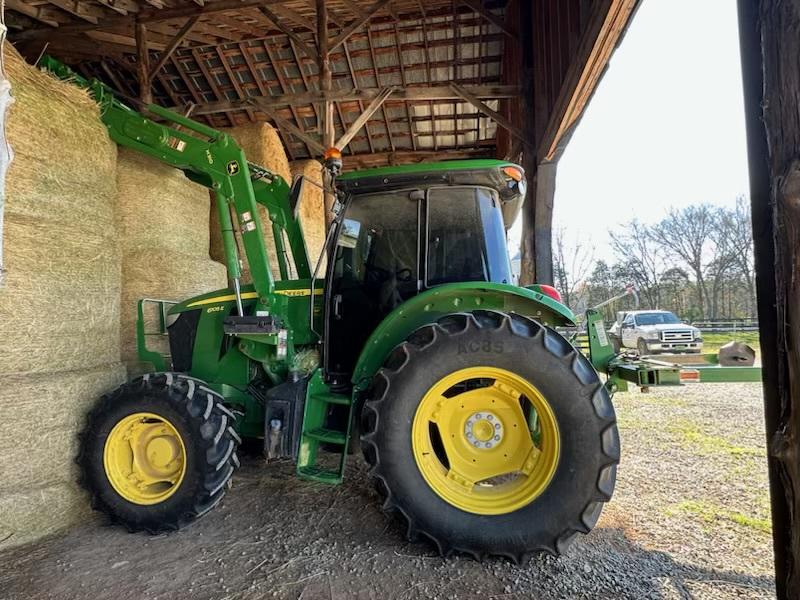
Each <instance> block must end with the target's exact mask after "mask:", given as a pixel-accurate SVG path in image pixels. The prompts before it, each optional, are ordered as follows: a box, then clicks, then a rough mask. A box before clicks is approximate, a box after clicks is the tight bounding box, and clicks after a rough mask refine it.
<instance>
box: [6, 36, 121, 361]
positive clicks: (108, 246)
mask: <svg viewBox="0 0 800 600" xmlns="http://www.w3.org/2000/svg"><path fill="white" fill-rule="evenodd" d="M5 63H6V69H7V71H8V76H9V79H10V80H11V82H12V86H13V87H12V93H13V95H14V97H15V99H16V101H15V103H14V104H13V105H12V107H11V111H10V115H9V119H8V122H7V128H6V133H7V137H8V141H9V143H10V145H11V147H12V148H13V151H14V154H15V159H14V162H13V163H12V164H11V167H10V169H9V172H8V178H7V180H6V190H5V192H6V195H5V227H4V230H5V231H4V239H3V244H4V260H5V265H4V267H5V268H6V270H7V273H6V280H5V285H4V286H3V287H2V288H0V356H2V357H3V359H2V360H1V361H0V375H5V374H8V373H18V372H26V373H44V372H48V371H62V370H72V369H77V368H83V367H86V366H91V365H96V364H101V363H106V362H109V361H114V360H116V359H117V358H118V356H119V355H118V352H117V350H116V347H117V346H118V340H119V326H118V321H119V301H118V297H119V286H120V283H119V277H120V275H119V251H118V247H117V241H116V230H115V226H114V225H115V224H114V199H115V192H116V187H115V184H114V170H115V163H116V146H115V145H114V144H113V142H111V140H110V139H109V137H108V133H107V131H106V128H105V126H104V125H103V124H102V123H101V122H100V118H99V110H98V107H97V105H96V104H95V103H94V101H92V100H91V99H90V98H89V96H88V95H87V94H86V93H85V92H83V91H82V90H80V89H79V88H77V87H75V86H73V85H69V84H66V83H63V82H60V81H58V80H56V79H54V78H52V77H50V76H49V75H46V74H44V73H42V72H40V71H38V70H36V69H34V68H33V67H31V66H30V65H28V64H26V63H25V61H24V60H23V59H22V58H21V57H20V56H19V54H17V53H16V51H14V50H13V48H11V47H10V46H8V45H6V48H5Z"/></svg>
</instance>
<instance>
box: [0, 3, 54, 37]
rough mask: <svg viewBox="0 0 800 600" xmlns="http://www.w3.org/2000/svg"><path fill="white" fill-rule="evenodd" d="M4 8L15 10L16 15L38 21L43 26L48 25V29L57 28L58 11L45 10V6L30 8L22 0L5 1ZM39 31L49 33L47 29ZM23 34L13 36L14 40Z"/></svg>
mask: <svg viewBox="0 0 800 600" xmlns="http://www.w3.org/2000/svg"><path fill="white" fill-rule="evenodd" d="M5 4H6V8H7V9H11V10H15V11H17V12H18V13H21V14H23V15H25V16H27V17H30V18H31V19H33V20H35V21H39V22H40V23H44V24H45V25H49V26H50V27H58V25H59V23H58V16H59V15H58V11H56V10H53V9H50V8H47V7H45V6H31V5H30V4H27V3H25V2H23V0H6V3H5ZM41 31H49V30H48V29H42V30H41ZM24 33H25V32H24V31H23V32H20V33H19V34H15V37H16V38H19V37H20V36H21V35H22V34H24Z"/></svg>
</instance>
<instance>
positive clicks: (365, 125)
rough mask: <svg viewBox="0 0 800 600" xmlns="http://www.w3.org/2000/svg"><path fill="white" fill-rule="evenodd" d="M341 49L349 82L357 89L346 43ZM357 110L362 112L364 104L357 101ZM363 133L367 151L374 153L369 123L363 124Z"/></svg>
mask: <svg viewBox="0 0 800 600" xmlns="http://www.w3.org/2000/svg"><path fill="white" fill-rule="evenodd" d="M342 48H343V49H344V56H345V58H346V59H347V70H348V71H349V72H350V80H351V81H352V82H353V89H358V80H357V79H356V73H355V70H354V69H353V60H352V58H351V57H350V50H349V48H348V47H347V42H345V43H344V44H342ZM358 110H359V111H360V112H364V103H363V102H362V101H361V100H359V101H358ZM342 123H344V119H342ZM364 131H365V132H366V134H367V143H368V144H369V151H370V152H375V145H374V144H373V142H372V133H371V132H370V130H369V122H367V123H364Z"/></svg>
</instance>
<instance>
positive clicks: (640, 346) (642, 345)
mask: <svg viewBox="0 0 800 600" xmlns="http://www.w3.org/2000/svg"><path fill="white" fill-rule="evenodd" d="M636 350H637V351H638V352H639V356H647V355H648V354H655V353H654V352H650V351H649V350H648V349H647V342H645V341H644V340H643V339H642V338H639V341H637V342H636Z"/></svg>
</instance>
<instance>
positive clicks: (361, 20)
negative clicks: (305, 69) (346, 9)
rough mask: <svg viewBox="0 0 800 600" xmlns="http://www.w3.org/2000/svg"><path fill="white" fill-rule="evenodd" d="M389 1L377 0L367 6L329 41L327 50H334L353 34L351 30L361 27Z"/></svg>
mask: <svg viewBox="0 0 800 600" xmlns="http://www.w3.org/2000/svg"><path fill="white" fill-rule="evenodd" d="M389 2H391V0H377V2H375V4H373V5H372V6H371V7H370V8H369V10H367V11H366V12H364V13H363V14H362V15H361V17H360V18H358V19H356V20H355V21H353V22H352V23H350V25H348V26H347V27H346V28H345V30H344V31H343V32H342V33H340V34H339V36H338V37H337V38H336V39H335V40H333V42H331V46H330V49H329V50H330V51H331V52H333V51H334V50H336V48H338V47H339V46H341V45H342V44H343V43H344V41H345V40H346V39H347V38H349V37H350V36H351V35H353V32H355V31H356V30H357V29H359V28H361V27H362V26H363V25H364V24H365V23H366V22H367V21H369V20H370V19H371V18H372V17H373V15H375V13H377V12H378V11H379V10H380V9H382V8H383V7H384V6H386V5H387V4H389Z"/></svg>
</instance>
